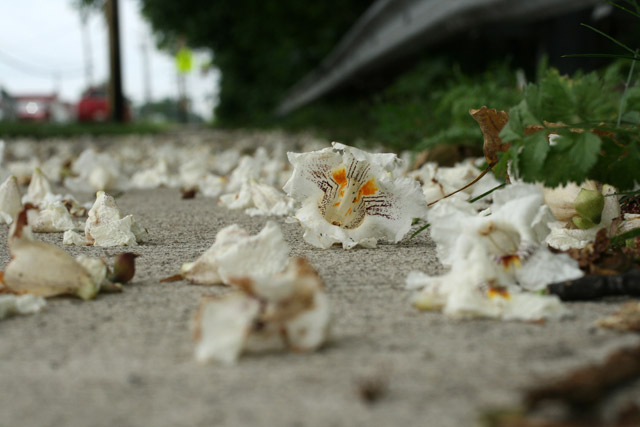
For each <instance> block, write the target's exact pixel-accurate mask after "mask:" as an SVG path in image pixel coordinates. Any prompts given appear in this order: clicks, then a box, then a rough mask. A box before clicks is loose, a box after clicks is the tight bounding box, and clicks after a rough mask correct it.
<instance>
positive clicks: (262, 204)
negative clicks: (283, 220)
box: [219, 181, 294, 216]
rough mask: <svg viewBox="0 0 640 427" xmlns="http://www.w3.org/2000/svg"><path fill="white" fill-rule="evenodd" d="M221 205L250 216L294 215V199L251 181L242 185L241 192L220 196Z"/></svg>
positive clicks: (268, 186) (272, 188) (270, 187)
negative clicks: (240, 210)
mask: <svg viewBox="0 0 640 427" xmlns="http://www.w3.org/2000/svg"><path fill="white" fill-rule="evenodd" d="M219 200H220V204H221V205H222V206H224V207H226V208H228V209H244V210H245V213H246V214H247V215H250V216H256V215H277V216H285V215H290V214H291V213H293V209H294V208H293V199H291V198H289V197H287V196H286V195H285V194H284V193H283V192H281V191H279V190H277V189H275V188H274V187H272V186H270V185H267V184H262V183H258V182H255V181H251V182H248V183H244V184H242V187H241V188H240V191H238V192H237V193H232V194H225V195H223V196H220V199H219Z"/></svg>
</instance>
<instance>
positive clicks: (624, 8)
mask: <svg viewBox="0 0 640 427" xmlns="http://www.w3.org/2000/svg"><path fill="white" fill-rule="evenodd" d="M607 3H609V4H610V5H611V6H614V7H617V8H618V9H620V10H624V11H625V12H627V13H630V14H631V15H633V16H635V17H636V18H640V14H639V13H637V12H634V11H633V10H630V9H627V8H626V7H624V6H621V5H619V4H618V3H616V2H613V1H607ZM636 7H637V3H636Z"/></svg>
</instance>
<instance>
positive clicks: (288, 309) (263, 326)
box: [195, 258, 330, 364]
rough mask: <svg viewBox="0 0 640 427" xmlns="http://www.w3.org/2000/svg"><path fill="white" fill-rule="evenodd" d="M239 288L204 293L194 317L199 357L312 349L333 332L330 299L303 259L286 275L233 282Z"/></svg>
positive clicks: (232, 357)
mask: <svg viewBox="0 0 640 427" xmlns="http://www.w3.org/2000/svg"><path fill="white" fill-rule="evenodd" d="M231 281H232V283H233V284H235V285H236V286H237V287H238V288H239V291H237V292H233V293H231V294H227V295H226V296H224V297H205V298H203V299H202V302H201V305H200V309H199V310H198V313H197V314H196V317H195V331H196V334H195V339H196V352H195V355H196V359H197V360H199V361H207V360H217V361H220V362H223V363H226V364H230V363H233V362H235V360H236V359H237V358H238V357H239V355H240V353H241V352H242V350H246V351H262V350H267V349H269V350H273V349H281V348H286V347H288V348H289V349H291V350H292V351H312V350H315V349H317V348H318V347H320V346H321V345H322V344H323V343H324V341H325V340H326V338H327V336H328V332H329V324H330V310H329V300H328V298H327V296H326V294H325V292H324V286H323V284H322V281H321V280H320V277H319V276H318V274H317V273H316V271H315V270H314V269H313V268H312V267H311V266H310V265H309V263H308V262H307V261H306V260H305V259H304V258H297V259H294V260H291V262H290V263H289V265H288V267H287V269H286V270H285V271H283V272H282V273H279V274H276V275H272V276H260V277H259V278H250V277H236V278H234V279H232V280H231Z"/></svg>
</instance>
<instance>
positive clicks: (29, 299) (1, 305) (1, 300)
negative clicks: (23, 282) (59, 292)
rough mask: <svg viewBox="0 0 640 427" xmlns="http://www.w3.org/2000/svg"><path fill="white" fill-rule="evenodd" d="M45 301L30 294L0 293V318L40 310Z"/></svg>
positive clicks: (45, 303)
mask: <svg viewBox="0 0 640 427" xmlns="http://www.w3.org/2000/svg"><path fill="white" fill-rule="evenodd" d="M46 305H47V301H46V300H45V299H44V298H42V297H38V296H35V295H31V294H24V295H0V319H4V318H5V317H9V316H11V315H12V314H33V313H37V312H38V311H40V310H42V308H43V307H44V306H46Z"/></svg>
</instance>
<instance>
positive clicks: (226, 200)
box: [218, 184, 251, 210]
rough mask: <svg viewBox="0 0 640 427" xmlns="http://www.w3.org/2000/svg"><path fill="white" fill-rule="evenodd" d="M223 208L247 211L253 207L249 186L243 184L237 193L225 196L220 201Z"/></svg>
mask: <svg viewBox="0 0 640 427" xmlns="http://www.w3.org/2000/svg"><path fill="white" fill-rule="evenodd" d="M218 202H219V203H220V205H221V206H224V207H225V208H227V209H231V210H236V209H247V208H249V207H251V191H250V190H249V185H248V184H242V186H241V187H240V190H238V191H237V192H235V193H229V194H223V195H222V196H220V198H219V199H218Z"/></svg>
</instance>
